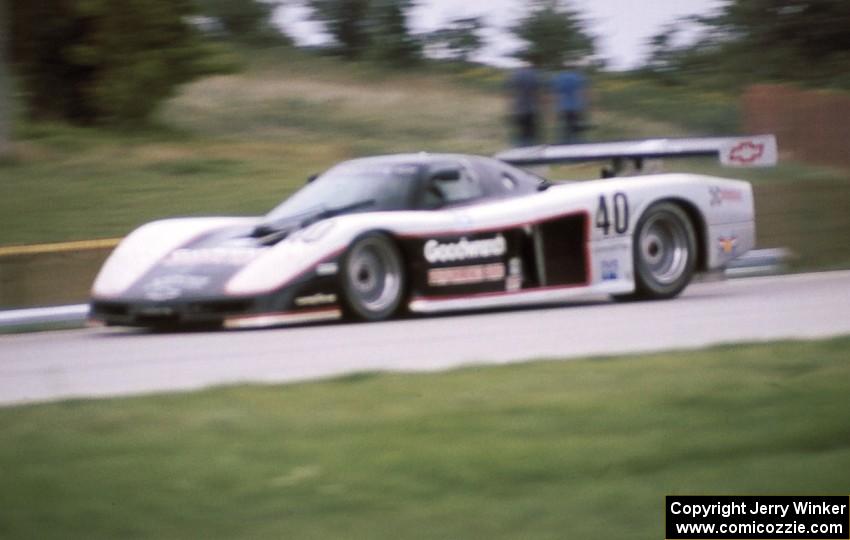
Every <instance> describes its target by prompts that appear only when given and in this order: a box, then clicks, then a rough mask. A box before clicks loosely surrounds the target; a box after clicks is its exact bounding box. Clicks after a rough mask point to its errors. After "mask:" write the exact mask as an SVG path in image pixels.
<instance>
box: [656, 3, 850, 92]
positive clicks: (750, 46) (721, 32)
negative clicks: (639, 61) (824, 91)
mask: <svg viewBox="0 0 850 540" xmlns="http://www.w3.org/2000/svg"><path fill="white" fill-rule="evenodd" d="M689 20H690V21H692V22H693V21H696V22H698V23H699V24H701V25H702V27H703V37H702V38H701V39H700V40H698V41H697V42H695V43H692V44H690V45H688V46H681V47H670V46H669V44H665V43H664V36H662V35H659V36H656V38H655V41H654V42H653V45H654V52H655V54H653V55H652V56H651V57H650V62H649V65H648V68H649V69H650V70H653V71H657V68H659V67H663V69H665V70H667V71H668V72H670V73H671V74H672V73H675V74H677V75H685V76H689V75H693V74H695V73H698V72H702V73H706V72H713V74H714V76H715V77H716V78H719V79H728V80H734V81H736V83H737V84H743V83H747V82H751V81H758V80H793V81H799V82H812V83H819V84H820V83H827V84H831V83H839V84H842V83H843V84H844V85H850V79H846V77H847V75H846V73H847V69H846V66H847V65H848V64H850V32H847V25H848V22H850V2H847V1H846V0H726V1H725V3H724V4H723V5H722V6H721V7H720V9H719V10H718V11H717V12H716V13H714V14H711V15H709V16H705V17H691V18H690V19H689ZM665 55H666V58H664V60H663V62H662V63H663V64H664V65H663V66H659V60H661V58H662V57H664V56H665ZM842 77H845V80H843V81H842V80H841V79H842Z"/></svg>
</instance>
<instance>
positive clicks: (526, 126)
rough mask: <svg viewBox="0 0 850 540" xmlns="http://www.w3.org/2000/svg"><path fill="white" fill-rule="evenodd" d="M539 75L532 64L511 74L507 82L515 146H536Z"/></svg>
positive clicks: (538, 127) (539, 90) (539, 89)
mask: <svg viewBox="0 0 850 540" xmlns="http://www.w3.org/2000/svg"><path fill="white" fill-rule="evenodd" d="M540 87H541V82H540V75H539V74H538V73H537V69H535V67H534V65H533V64H529V65H527V66H523V67H521V68H519V69H517V70H516V71H514V72H513V74H512V75H511V78H510V79H509V80H508V91H509V92H510V98H509V99H510V101H511V122H512V124H513V128H514V135H513V137H514V145H515V146H532V145H534V144H537V141H538V131H539V129H540V126H539V119H538V116H539V114H540V93H541V88H540Z"/></svg>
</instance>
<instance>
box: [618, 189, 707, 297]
mask: <svg viewBox="0 0 850 540" xmlns="http://www.w3.org/2000/svg"><path fill="white" fill-rule="evenodd" d="M696 246H697V241H696V233H695V232H694V226H693V224H692V223H691V220H690V218H688V215H687V214H686V213H685V212H684V210H682V209H681V208H680V207H679V206H677V205H675V204H673V203H670V202H659V203H655V204H653V205H652V206H650V207H649V208H648V209H647V210H646V212H644V213H643V215H642V216H641V218H640V220H639V221H638V224H637V226H636V227H635V234H634V247H633V252H632V253H633V257H634V276H635V292H634V293H633V294H630V295H625V296H618V297H616V298H617V299H619V300H663V299H666V298H673V297H675V296H677V295H678V294H679V293H681V292H682V290H684V288H685V287H687V286H688V283H690V281H691V278H692V277H693V275H694V271H695V269H696V263H697V248H696Z"/></svg>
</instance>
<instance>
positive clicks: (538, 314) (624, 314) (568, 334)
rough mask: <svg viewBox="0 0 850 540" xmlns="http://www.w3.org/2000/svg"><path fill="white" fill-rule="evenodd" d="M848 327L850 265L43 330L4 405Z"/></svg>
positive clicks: (7, 379)
mask: <svg viewBox="0 0 850 540" xmlns="http://www.w3.org/2000/svg"><path fill="white" fill-rule="evenodd" d="M848 333H850V272H848V271H844V272H824V273H817V274H799V275H792V276H782V277H764V278H748V279H739V280H733V281H726V282H718V283H701V284H694V285H691V286H690V287H689V288H688V289H687V291H686V292H685V294H684V295H683V296H682V297H680V298H678V299H675V300H670V301H664V302H644V303H630V304H617V303H613V302H610V301H607V300H606V299H599V300H598V301H596V302H587V303H581V304H578V303H573V304H562V305H558V306H555V307H552V306H549V307H544V308H538V309H526V310H522V311H499V312H489V313H474V314H462V315H451V316H441V317H429V318H415V319H406V320H398V321H390V322H385V323H378V324H351V323H338V324H325V325H316V326H301V327H295V328H276V329H266V330H251V331H226V332H225V331H222V332H192V333H176V334H151V333H145V332H139V331H135V330H124V329H88V330H75V331H61V332H41V333H33V334H20V335H7V336H0V404H6V405H9V404H15V403H25V402H36V401H50V400H57V399H64V398H69V397H95V396H119V395H131V394H143V393H151V392H162V391H177V390H189V389H196V388H202V387H206V386H210V385H218V384H232V383H239V382H259V383H278V382H292V381H303V380H309V379H316V378H323V377H331V376H339V375H344V374H347V373H352V372H358V371H373V370H397V371H423V370H437V369H446V368H452V367H456V366H462V365H470V364H478V363H481V364H484V363H492V364H495V363H505V362H513V361H523V360H531V359H537V358H546V357H558V358H571V357H581V356H594V355H609V354H622V353H639V352H648V351H658V350H668V349H678V348H697V347H703V346H706V345H712V344H718V343H729V342H752V341H765V340H776V339H783V338H818V337H827V336H834V335H841V334H848Z"/></svg>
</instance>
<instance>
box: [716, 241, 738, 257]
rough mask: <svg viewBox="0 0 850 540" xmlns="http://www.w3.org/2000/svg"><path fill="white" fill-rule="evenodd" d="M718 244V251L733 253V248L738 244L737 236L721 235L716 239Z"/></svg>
mask: <svg viewBox="0 0 850 540" xmlns="http://www.w3.org/2000/svg"><path fill="white" fill-rule="evenodd" d="M717 242H718V244H720V251H722V252H723V253H725V254H726V255H728V254H730V253H733V252H734V251H735V248H736V247H737V246H738V238H736V237H734V236H730V237H728V238H727V237H723V236H721V237H720V238H718V239H717Z"/></svg>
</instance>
